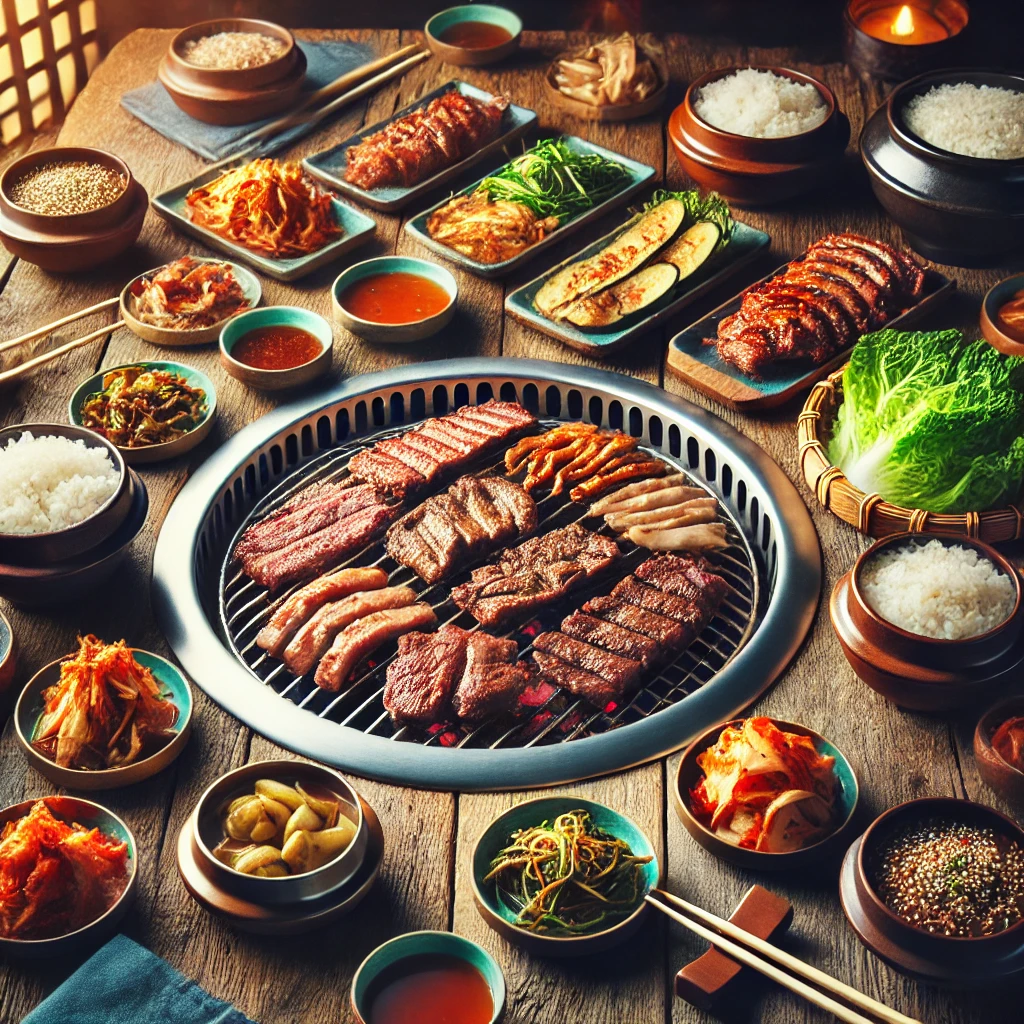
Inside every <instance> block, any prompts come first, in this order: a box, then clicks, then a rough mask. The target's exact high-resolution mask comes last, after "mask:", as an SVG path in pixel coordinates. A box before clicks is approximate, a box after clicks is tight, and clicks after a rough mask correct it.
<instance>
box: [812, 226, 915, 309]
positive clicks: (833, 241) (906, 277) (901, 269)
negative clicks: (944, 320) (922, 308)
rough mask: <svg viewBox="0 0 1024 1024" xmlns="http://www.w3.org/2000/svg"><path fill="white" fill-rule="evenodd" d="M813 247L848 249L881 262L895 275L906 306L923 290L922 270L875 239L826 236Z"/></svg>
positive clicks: (893, 249) (845, 235) (904, 254)
mask: <svg viewBox="0 0 1024 1024" xmlns="http://www.w3.org/2000/svg"><path fill="white" fill-rule="evenodd" d="M815 247H821V248H823V249H825V248H836V247H838V248H846V247H849V248H854V249H862V250H864V251H865V252H868V253H870V254H871V255H872V256H874V257H876V258H877V259H879V260H881V261H882V262H883V263H884V264H885V265H886V266H887V267H888V268H889V269H890V270H891V271H892V272H893V274H895V275H896V278H897V280H898V281H899V286H900V288H901V290H902V292H903V296H902V297H903V300H904V302H905V303H906V304H911V303H913V302H914V301H916V300H917V299H918V298H920V296H921V292H922V291H923V290H924V268H923V267H922V266H921V265H920V264H919V263H917V261H916V260H913V259H911V258H910V257H909V256H908V255H907V254H906V253H905V252H901V251H900V250H899V249H895V248H893V247H892V246H891V245H887V244H886V243H885V242H882V241H879V240H878V239H877V238H867V237H865V236H864V235H857V234H853V233H852V232H847V233H845V234H841V235H827V236H826V237H825V238H823V239H821V241H820V242H818V243H816V245H815Z"/></svg>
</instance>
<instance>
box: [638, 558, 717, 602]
mask: <svg viewBox="0 0 1024 1024" xmlns="http://www.w3.org/2000/svg"><path fill="white" fill-rule="evenodd" d="M634 575H636V577H637V578H638V579H641V580H643V581H644V582H645V583H650V584H651V586H653V587H657V588H658V590H663V591H664V592H665V593H666V594H675V595H676V596H677V597H683V598H686V599H687V600H688V601H692V602H693V603H695V604H698V603H700V602H706V603H707V604H708V606H709V607H714V608H716V609H717V608H718V606H719V605H720V604H721V603H722V601H723V600H724V599H725V596H726V594H728V593H729V584H728V583H726V582H725V580H723V579H722V577H721V576H718V575H717V574H716V573H713V572H711V571H710V570H709V569H708V566H707V563H706V562H705V561H704V560H703V559H699V560H698V559H693V558H681V557H679V556H678V555H657V556H655V557H654V558H648V559H647V561H646V562H644V563H643V564H642V565H639V566H637V568H636V570H635V571H634Z"/></svg>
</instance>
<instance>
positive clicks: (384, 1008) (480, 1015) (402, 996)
mask: <svg viewBox="0 0 1024 1024" xmlns="http://www.w3.org/2000/svg"><path fill="white" fill-rule="evenodd" d="M366 1004H367V1006H369V1015H368V1017H367V1019H368V1021H369V1024H488V1022H489V1021H490V1019H491V1017H492V1016H493V1015H494V1000H493V999H492V998H491V990H490V988H489V986H488V984H487V982H486V980H485V979H484V976H483V975H482V974H481V973H480V972H479V971H478V970H477V969H476V968H475V967H474V966H473V965H472V964H470V963H467V962H466V961H465V960H463V959H462V958H461V957H457V956H449V955H447V954H445V953H420V954H417V955H416V956H409V957H405V958H404V959H402V960H398V961H396V962H395V963H393V964H391V965H390V966H388V967H386V968H385V969H384V970H383V971H381V973H380V974H379V975H378V976H377V977H376V978H374V980H373V982H372V983H371V985H370V988H369V990H368V991H367V994H366Z"/></svg>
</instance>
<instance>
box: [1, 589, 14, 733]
mask: <svg viewBox="0 0 1024 1024" xmlns="http://www.w3.org/2000/svg"><path fill="white" fill-rule="evenodd" d="M17 671H18V643H17V641H16V640H15V639H14V627H13V626H11V621H10V619H8V618H7V616H6V615H4V612H3V609H2V608H0V714H6V713H7V712H8V711H9V710H10V706H11V692H12V687H11V684H12V683H13V682H14V674H15V673H16V672H17Z"/></svg>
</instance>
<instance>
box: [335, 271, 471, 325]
mask: <svg viewBox="0 0 1024 1024" xmlns="http://www.w3.org/2000/svg"><path fill="white" fill-rule="evenodd" d="M451 301H452V297H451V296H450V295H449V294H448V292H447V291H445V289H444V288H442V287H441V286H440V285H439V284H437V282H436V281H431V280H430V279H429V278H426V277H420V275H419V274H408V273H406V272H405V271H401V270H400V271H395V272H394V273H393V274H370V275H369V276H368V277H363V278H360V279H359V280H358V281H353V282H352V284H350V285H349V286H348V287H347V288H346V289H345V290H344V291H343V292H342V293H341V295H339V296H338V302H340V303H341V305H342V307H343V308H344V309H346V310H348V312H349V313H351V314H352V315H353V316H357V317H359V319H360V320H368V321H370V323H374V324H412V323H415V322H416V321H417V320H426V319H427V317H429V316H434V315H436V314H437V313H440V312H441V310H443V309H447V308H448V305H449V303H450V302H451Z"/></svg>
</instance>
